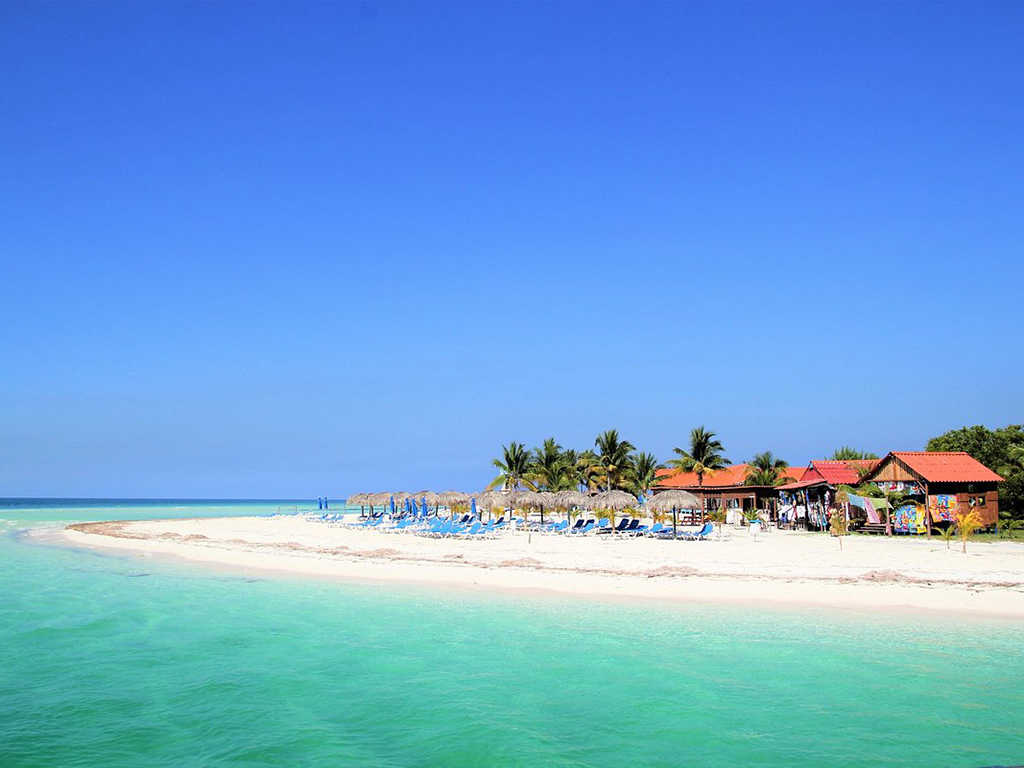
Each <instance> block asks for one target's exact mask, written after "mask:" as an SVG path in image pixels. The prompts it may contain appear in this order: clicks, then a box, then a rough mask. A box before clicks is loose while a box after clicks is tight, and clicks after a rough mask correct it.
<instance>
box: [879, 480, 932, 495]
mask: <svg viewBox="0 0 1024 768" xmlns="http://www.w3.org/2000/svg"><path fill="white" fill-rule="evenodd" d="M875 485H877V486H878V487H879V488H881V489H882V490H883V491H886V492H887V493H895V492H897V491H898V492H900V493H907V494H910V495H911V496H920V495H922V494H924V488H922V487H921V486H920V485H919V484H917V483H912V482H908V481H905V480H879V481H878V482H877V483H875Z"/></svg>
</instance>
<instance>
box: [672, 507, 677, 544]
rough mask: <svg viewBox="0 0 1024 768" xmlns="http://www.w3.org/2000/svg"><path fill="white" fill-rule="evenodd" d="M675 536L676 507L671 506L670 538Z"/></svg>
mask: <svg viewBox="0 0 1024 768" xmlns="http://www.w3.org/2000/svg"><path fill="white" fill-rule="evenodd" d="M675 537H676V508H675V507H672V538H673V539H674V538H675Z"/></svg>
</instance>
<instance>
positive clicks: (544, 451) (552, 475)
mask: <svg viewBox="0 0 1024 768" xmlns="http://www.w3.org/2000/svg"><path fill="white" fill-rule="evenodd" d="M532 461H533V475H534V476H535V479H536V481H537V483H538V484H539V485H540V487H541V488H543V489H544V490H546V491H567V490H569V489H570V488H572V481H571V480H570V479H569V477H568V471H567V470H568V467H567V466H566V459H565V454H564V453H563V452H562V446H560V445H559V444H558V443H557V442H556V441H555V438H553V437H549V438H548V439H547V440H545V441H544V444H543V445H542V446H540V447H539V448H534V449H533V459H532Z"/></svg>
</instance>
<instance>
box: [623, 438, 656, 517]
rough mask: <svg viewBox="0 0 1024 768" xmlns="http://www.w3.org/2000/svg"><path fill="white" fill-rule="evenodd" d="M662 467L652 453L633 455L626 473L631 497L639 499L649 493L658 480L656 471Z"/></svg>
mask: <svg viewBox="0 0 1024 768" xmlns="http://www.w3.org/2000/svg"><path fill="white" fill-rule="evenodd" d="M664 466H665V465H664V464H661V463H659V462H658V459H657V458H656V457H655V455H654V454H653V453H634V454H633V458H632V461H631V462H630V466H629V471H628V473H627V477H628V478H629V490H630V491H631V492H632V493H633V495H634V496H636V497H637V498H640V497H643V496H646V495H647V494H648V493H650V492H651V488H653V487H654V484H655V483H656V482H657V480H658V470H659V469H662V468H663V467H664ZM655 522H657V521H655Z"/></svg>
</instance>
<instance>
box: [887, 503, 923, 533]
mask: <svg viewBox="0 0 1024 768" xmlns="http://www.w3.org/2000/svg"><path fill="white" fill-rule="evenodd" d="M892 529H893V530H894V531H896V532H897V533H924V532H925V531H926V530H927V528H926V527H925V524H924V505H923V504H904V505H903V506H901V507H899V508H897V509H895V510H893V513H892Z"/></svg>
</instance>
